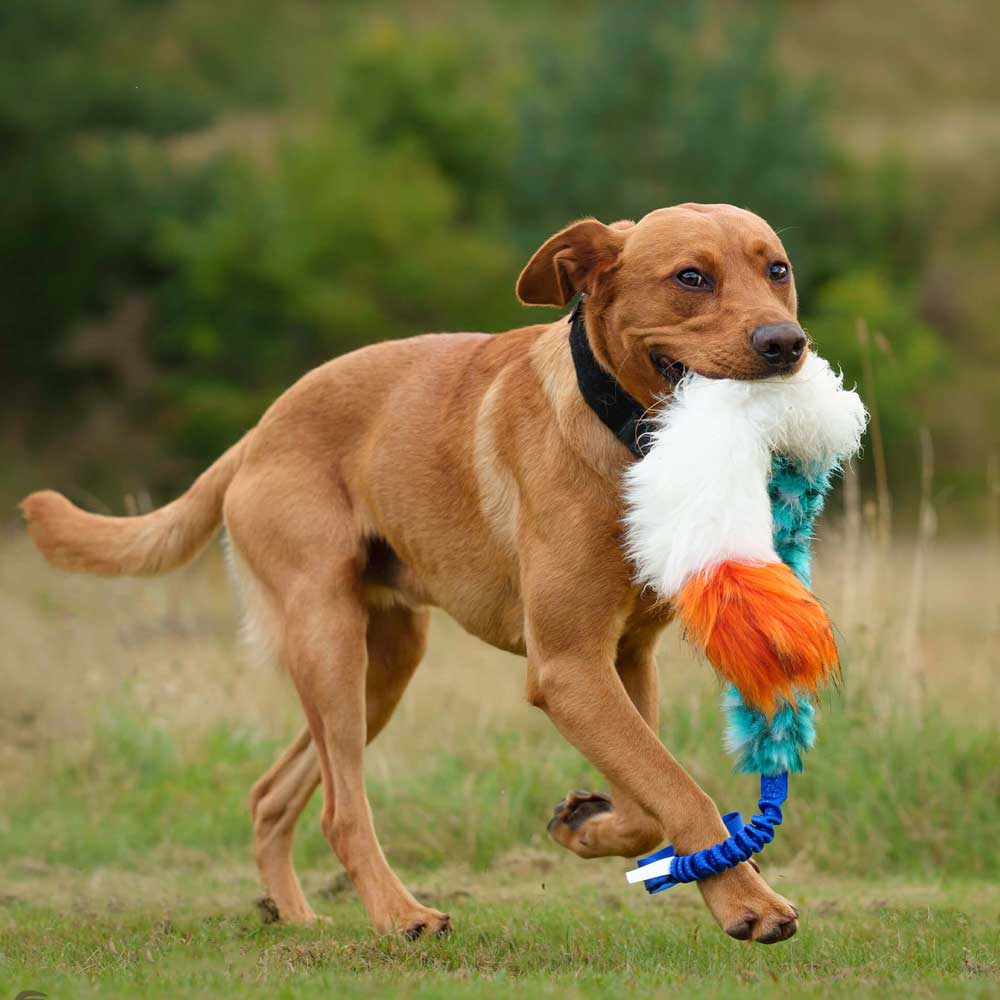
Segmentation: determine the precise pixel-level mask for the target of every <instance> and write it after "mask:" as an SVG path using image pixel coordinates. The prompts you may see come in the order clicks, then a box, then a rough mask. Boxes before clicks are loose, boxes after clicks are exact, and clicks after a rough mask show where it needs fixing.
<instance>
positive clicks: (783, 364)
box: [750, 323, 806, 368]
mask: <svg viewBox="0 0 1000 1000" xmlns="http://www.w3.org/2000/svg"><path fill="white" fill-rule="evenodd" d="M750 343H751V344H753V349H754V350H755V351H756V352H757V353H758V354H759V355H760V356H761V357H762V358H763V359H764V360H765V361H766V362H767V363H768V364H769V365H771V366H773V367H774V368H788V367H790V366H791V365H793V364H795V362H796V361H798V360H799V358H801V357H802V352H803V351H804V350H805V349H806V335H805V333H804V332H803V330H802V327H801V326H799V324H798V323H765V324H764V325H763V326H758V327H757V329H756V330H754V332H753V333H751V334H750Z"/></svg>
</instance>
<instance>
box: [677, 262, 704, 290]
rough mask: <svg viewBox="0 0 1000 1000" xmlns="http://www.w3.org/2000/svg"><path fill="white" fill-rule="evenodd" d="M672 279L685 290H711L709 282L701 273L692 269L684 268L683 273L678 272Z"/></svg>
mask: <svg viewBox="0 0 1000 1000" xmlns="http://www.w3.org/2000/svg"><path fill="white" fill-rule="evenodd" d="M674 277H675V278H676V279H677V281H679V282H680V283H681V284H682V285H684V286H685V287H686V288H711V287H712V285H711V282H710V281H709V280H708V278H706V277H705V275H704V274H702V273H701V271H698V270H696V269H695V268H693V267H686V268H684V270H683V271H678V272H677V274H675V275H674Z"/></svg>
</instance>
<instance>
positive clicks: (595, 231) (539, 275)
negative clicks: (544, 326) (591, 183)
mask: <svg viewBox="0 0 1000 1000" xmlns="http://www.w3.org/2000/svg"><path fill="white" fill-rule="evenodd" d="M619 226H620V223H619V224H616V225H615V226H613V227H612V226H606V225H604V223H603V222H598V221H597V219H581V221H580V222H574V223H573V225H571V226H567V227H566V228H565V229H563V230H561V231H560V232H558V233H556V234H555V236H551V237H549V239H547V240H546V241H545V242H544V243H543V244H542V245H541V246H540V247H539V248H538V249H537V250H536V251H535V255H534V257H532V258H531V260H529V261H528V264H527V266H526V267H525V269H524V270H523V271H522V272H521V277H519V278H518V279H517V297H518V298H519V299H520V300H521V302H523V303H524V304H525V305H526V306H564V305H566V304H567V303H568V302H569V300H570V299H571V298H573V296H574V295H576V293H577V292H588V293H590V294H592V293H593V291H594V288H595V285H596V282H597V279H598V278H599V277H600V276H601V274H602V273H604V272H605V271H607V270H608V269H609V268H611V267H613V266H614V264H615V263H616V261H617V260H618V254H619V253H620V252H621V248H622V246H623V245H624V243H625V234H624V232H623V231H622V229H620V228H619Z"/></svg>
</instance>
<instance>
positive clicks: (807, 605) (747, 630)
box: [677, 561, 840, 716]
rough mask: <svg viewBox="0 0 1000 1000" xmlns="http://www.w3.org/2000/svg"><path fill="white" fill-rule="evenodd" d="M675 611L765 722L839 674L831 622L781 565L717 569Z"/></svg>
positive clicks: (698, 580) (689, 586) (688, 587)
mask: <svg viewBox="0 0 1000 1000" xmlns="http://www.w3.org/2000/svg"><path fill="white" fill-rule="evenodd" d="M677 607H678V610H679V612H680V615H681V619H682V621H683V622H684V624H685V627H686V630H687V635H688V638H689V639H691V640H693V641H695V642H697V643H698V644H699V645H701V646H702V647H703V648H704V650H705V653H706V655H707V656H708V658H709V660H710V661H711V662H712V665H713V666H714V667H715V669H716V670H717V671H718V672H719V673H720V674H721V675H722V676H723V677H725V678H726V679H727V680H729V681H731V682H732V683H733V684H735V685H736V687H737V688H738V689H739V691H740V693H741V694H742V695H743V699H744V700H745V701H746V703H747V704H748V705H752V706H754V707H755V708H759V709H760V710H761V711H763V712H766V713H767V714H768V715H769V716H770V715H771V713H772V712H773V711H774V708H775V703H776V698H777V697H778V696H779V695H784V696H785V697H786V698H788V699H789V700H792V701H794V694H793V690H798V691H810V692H812V691H815V690H816V688H817V687H818V686H819V684H820V683H821V682H822V681H824V680H826V679H828V678H830V677H836V676H837V674H838V673H839V670H840V662H839V658H838V656H837V646H836V643H835V642H834V639H833V628H832V626H831V625H830V619H829V618H828V617H827V614H826V612H825V611H824V610H823V608H822V607H821V606H820V604H819V602H818V601H817V600H816V598H815V597H813V595H812V594H810V593H809V591H808V590H806V588H805V587H803V586H802V584H801V583H799V581H798V580H797V579H796V578H795V576H794V574H793V573H792V571H791V570H790V569H789V568H788V567H787V566H786V565H785V564H784V563H766V564H764V565H748V564H746V563H739V562H732V561H727V562H724V563H720V564H719V565H718V566H715V567H713V568H712V569H711V570H709V571H708V572H706V573H699V574H698V575H697V576H694V577H692V578H691V579H690V580H688V582H687V583H686V584H685V585H684V587H683V588H682V590H681V592H680V596H679V598H678V602H677Z"/></svg>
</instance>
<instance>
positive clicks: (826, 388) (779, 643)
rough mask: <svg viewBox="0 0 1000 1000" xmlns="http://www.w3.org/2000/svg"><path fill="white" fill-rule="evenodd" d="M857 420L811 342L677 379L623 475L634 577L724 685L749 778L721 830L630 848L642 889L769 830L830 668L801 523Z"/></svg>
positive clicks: (830, 650)
mask: <svg viewBox="0 0 1000 1000" xmlns="http://www.w3.org/2000/svg"><path fill="white" fill-rule="evenodd" d="M866 419H867V418H866V414H865V410H864V407H863V405H862V403H861V400H860V399H859V398H858V395H857V393H854V392H850V391H848V390H845V389H844V388H843V386H842V376H840V375H838V374H836V373H835V372H833V371H832V369H831V368H830V366H829V365H828V364H827V362H826V361H824V360H823V359H822V358H820V357H819V356H818V355H816V354H813V353H810V354H809V355H808V356H807V357H806V360H805V362H804V363H803V365H802V367H801V368H800V370H799V371H798V372H796V373H795V374H793V375H789V376H779V377H775V378H770V379H765V380H761V381H757V382H738V381H735V380H729V379H707V378H703V377H702V376H698V375H688V376H686V377H685V378H684V379H683V380H682V381H681V383H680V384H679V385H678V386H677V388H676V389H675V391H674V394H673V396H672V397H671V398H670V400H669V401H668V402H667V403H666V405H665V406H664V407H663V408H662V409H661V412H660V413H659V414H658V415H657V416H656V417H655V418H654V421H653V429H652V430H651V431H650V432H649V434H648V437H649V440H648V441H647V442H645V444H646V448H644V457H643V458H642V460H641V461H640V462H638V463H636V464H635V465H633V466H632V467H631V468H630V469H629V471H628V473H627V474H626V479H625V502H626V510H627V514H626V534H627V549H628V553H629V556H630V557H631V559H632V561H633V563H634V564H635V566H636V568H637V578H638V579H639V581H640V582H642V583H644V584H645V585H647V586H649V587H652V588H653V589H654V590H655V591H656V592H657V593H658V594H659V595H661V596H662V597H663V598H664V599H669V600H671V601H672V602H673V603H674V605H675V607H676V609H677V611H678V614H679V615H680V618H681V620H682V622H683V624H684V628H685V634H686V636H687V638H688V639H689V640H690V641H692V642H694V643H695V644H696V645H697V646H699V647H700V648H701V649H702V650H703V651H704V652H705V654H706V656H707V657H708V659H709V660H710V661H711V663H712V665H713V666H714V667H715V669H716V671H717V672H718V673H719V674H720V675H721V676H722V677H723V679H724V680H726V681H727V686H726V689H725V691H724V693H723V699H722V700H723V708H724V711H725V713H726V716H727V726H726V728H727V732H726V739H725V742H726V748H727V749H728V750H729V751H730V752H732V753H734V754H735V755H736V756H737V764H736V767H737V770H739V771H743V772H750V773H758V774H760V802H759V805H758V809H759V811H758V813H757V814H756V815H754V816H753V818H752V819H751V820H750V822H749V823H746V824H744V822H743V819H742V817H741V816H740V814H739V813H735V812H734V813H727V814H726V815H725V816H723V817H722V821H723V823H724V825H725V827H726V830H727V831H728V832H729V837H728V838H727V839H726V840H724V841H722V842H721V843H719V844H716V845H715V846H714V847H710V848H707V849H705V850H702V851H698V852H697V853H695V854H688V855H680V856H678V855H676V854H675V853H674V849H673V847H671V846H668V847H665V848H663V849H662V850H660V851H658V852H656V853H655V854H652V855H650V856H649V857H645V858H639V859H638V865H639V867H637V868H636V869H634V870H633V871H630V872H628V873H627V876H626V877H627V879H628V881H629V882H630V883H635V882H644V883H645V885H646V890H647V892H649V893H657V892H662V891H663V890H665V889H669V888H671V887H672V886H674V885H678V884H679V883H682V882H695V881H699V880H701V879H704V878H708V877H709V876H711V875H716V874H719V873H720V872H722V871H725V870H726V869H727V868H733V867H735V866H736V865H737V864H739V863H740V862H741V861H746V860H748V859H749V858H750V856H751V855H753V854H756V853H757V852H759V851H761V850H762V849H763V848H764V846H765V845H766V844H768V843H770V842H771V841H772V840H773V839H774V829H775V827H776V826H778V825H779V824H780V823H781V821H782V811H781V806H782V804H783V803H784V802H785V800H786V798H787V797H788V773H789V772H790V771H792V772H795V771H801V770H802V757H803V754H804V753H805V752H806V751H807V750H809V749H811V748H812V746H813V743H814V740H815V726H814V716H815V706H814V698H815V696H816V694H817V691H818V689H819V687H820V685H821V684H822V683H824V682H825V681H829V680H833V681H836V680H837V679H838V677H839V660H838V656H837V648H836V644H835V643H834V639H833V630H832V626H831V624H830V620H829V618H828V617H827V615H826V612H825V611H824V610H823V608H822V607H821V606H820V604H819V603H818V601H817V600H816V599H815V597H813V595H812V594H811V593H810V592H809V589H808V588H809V584H810V556H811V551H810V547H811V546H810V543H811V540H812V530H813V523H814V521H815V519H816V517H817V516H818V515H819V513H820V511H821V510H822V508H823V501H824V497H825V495H826V493H827V491H828V490H829V488H830V485H831V479H832V477H833V476H834V475H835V474H836V472H837V471H838V470H839V468H840V466H841V465H842V464H843V463H844V462H845V461H846V460H848V459H849V458H850V457H851V456H852V455H853V454H855V453H856V452H857V451H858V449H859V447H860V440H861V435H862V433H863V431H864V428H865V422H866Z"/></svg>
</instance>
